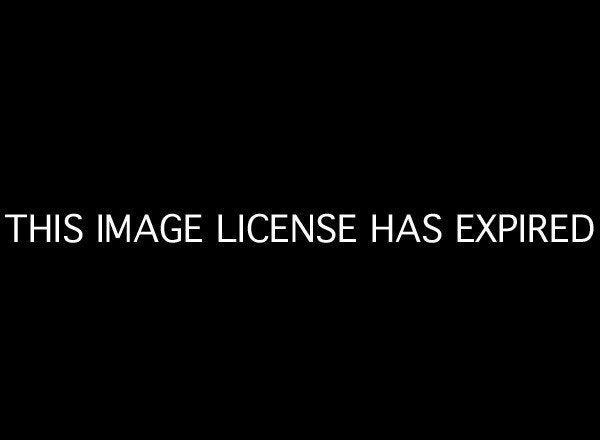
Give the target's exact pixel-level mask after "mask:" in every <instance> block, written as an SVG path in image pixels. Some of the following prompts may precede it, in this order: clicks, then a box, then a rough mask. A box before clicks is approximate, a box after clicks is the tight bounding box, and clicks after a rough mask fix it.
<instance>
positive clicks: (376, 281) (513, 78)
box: [1, 9, 598, 432]
mask: <svg viewBox="0 0 600 440" xmlns="http://www.w3.org/2000/svg"><path fill="white" fill-rule="evenodd" d="M52 12H57V11H52ZM153 12H157V11H153ZM163 12H164V11H163ZM247 12H248V14H247V13H246V12H240V11H239V10H237V9H236V11H233V10H232V11H228V12H227V13H225V14H224V15H223V14H221V15H216V14H215V13H214V12H212V11H211V12H207V11H204V12H195V13H193V14H190V15H188V14H186V13H184V12H183V11H180V12H177V13H175V15H173V16H171V15H170V14H169V15H167V14H166V13H165V15H164V16H163V14H162V12H161V14H159V15H160V18H156V16H155V15H152V17H150V16H147V15H146V13H145V12H144V13H141V12H140V11H137V12H136V13H133V14H127V15H126V14H125V13H124V12H122V13H119V14H114V16H112V15H111V16H110V17H107V18H102V19H100V18H99V17H100V15H97V14H100V12H97V13H96V12H95V13H94V14H92V15H85V19H83V18H82V16H78V18H77V19H75V18H74V19H66V22H65V23H63V22H62V21H57V20H50V19H48V16H46V17H45V16H44V14H43V13H41V14H40V16H36V17H35V19H34V18H33V15H36V14H34V13H33V12H32V11H30V12H28V14H26V15H25V16H23V17H24V19H25V20H24V21H19V23H18V24H16V25H15V26H14V29H10V30H8V31H7V39H6V44H5V52H4V55H3V66H4V67H3V70H4V72H3V73H4V74H5V79H4V80H3V85H4V87H3V96H4V99H3V110H4V111H3V124H2V125H3V133H4V136H3V137H4V142H3V156H4V158H3V160H2V173H1V176H2V177H1V179H2V201H1V202H2V205H1V206H2V213H3V214H4V213H5V212H31V213H42V212H43V213H67V212H79V213H83V214H86V215H87V216H89V215H92V214H94V213H96V212H105V211H107V210H110V211H113V212H124V211H131V212H151V213H153V214H155V215H158V214H160V213H163V212H169V211H175V212H179V213H186V212H190V213H202V214H204V215H205V216H206V217H208V218H210V217H211V216H214V215H215V214H216V213H217V212H222V211H229V212H237V211H239V210H243V211H246V212H252V211H256V212H288V213H292V212H294V213H319V212H325V211H328V212H334V213H335V212H356V213H359V215H361V243H360V244H359V245H348V246H342V245H338V246H331V247H326V248H323V247H321V248H317V247H291V246H285V245H283V246H275V245H273V246H268V247H262V248H252V247H244V248H234V249H232V248H227V249H225V248H218V247H216V246H214V245H210V244H207V245H206V246H199V247H175V248H164V247H158V248H154V247H152V246H138V247H129V248H128V247H126V246H124V247H117V248H115V247H111V248H102V247H98V246H95V245H94V244H93V243H88V244H83V245H81V246H76V247H63V246H54V247H53V246H39V247H35V248H31V247H27V246H23V247H20V246H10V245H9V243H8V242H7V240H4V242H3V245H2V254H3V257H5V258H3V263H2V264H3V270H2V273H3V278H4V282H3V284H4V285H5V286H6V287H5V288H3V289H2V291H3V295H2V301H3V303H4V304H3V307H2V311H3V314H4V315H5V319H3V324H4V327H5V331H4V338H3V339H4V341H5V347H6V348H5V355H6V356H5V358H6V362H5V365H7V366H8V367H9V370H10V373H9V374H8V375H7V376H6V382H7V384H8V385H9V386H10V388H11V389H13V388H14V389H15V393H14V394H11V396H14V397H11V404H10V408H11V412H12V413H13V414H15V415H20V416H23V414H31V410H32V409H34V408H35V409H38V410H40V411H39V412H40V413H41V414H45V415H46V417H47V418H45V419H44V420H47V421H46V422H44V423H49V424H52V425H57V426H63V423H67V424H71V423H73V420H74V419H77V420H78V421H83V422H88V423H86V425H87V426H88V427H89V426H99V427H107V426H109V425H112V422H113V421H123V420H128V421H131V420H133V421H134V425H136V426H138V427H148V426H150V427H152V428H153V429H158V426H157V425H160V426H163V427H165V428H166V429H167V430H168V431H171V430H174V429H176V428H180V427H181V426H183V425H184V424H183V422H184V421H191V422H192V423H193V424H201V426H198V427H200V428H202V427H203V426H204V425H203V423H205V420H207V419H208V420H210V421H212V422H213V423H214V422H216V423H217V424H218V425H219V426H221V427H222V429H225V430H230V429H239V428H242V429H251V428H255V427H256V428H261V429H266V428H269V429H273V428H274V427H275V426H276V425H278V424H279V423H281V422H283V423H282V424H283V426H284V427H285V428H286V429H287V430H286V431H282V432H288V431H290V430H291V431H295V430H298V429H306V430H308V432H314V431H313V430H312V429H313V428H312V427H313V426H315V422H317V423H318V422H323V421H328V422H330V423H329V426H330V428H329V429H331V430H332V431H331V432H337V430H340V429H344V428H350V429H357V430H358V429H359V428H363V429H365V430H366V431H365V432H372V431H373V430H375V429H383V428H384V427H386V426H387V425H388V424H389V423H391V424H392V426H395V427H396V428H399V427H400V428H401V427H403V426H407V427H408V425H404V424H403V423H405V422H401V421H402V420H407V419H408V420H410V421H412V422H413V423H416V424H418V425H420V426H421V427H422V428H423V429H426V430H431V429H440V428H441V429H455V428H460V429H465V428H467V427H469V428H471V429H473V428H474V427H475V425H477V424H478V423H481V422H483V425H484V426H485V427H486V428H487V429H488V430H490V429H491V430H497V429H507V430H509V432H512V431H510V430H511V429H512V428H511V427H512V426H514V423H515V422H522V421H525V420H528V421H532V420H533V421H534V423H532V424H531V426H532V428H533V429H540V427H548V426H551V427H553V428H556V429H557V428H558V426H557V425H559V424H560V425H561V426H563V427H566V428H568V429H573V424H572V423H573V419H572V418H571V416H572V415H573V414H576V415H577V417H578V418H579V420H580V421H581V420H583V419H584V418H585V417H586V414H588V411H589V409H586V408H587V405H586V403H585V402H586V396H589V395H590V394H591V393H592V390H593V389H595V388H594V385H593V381H592V375H591V372H592V371H593V369H594V366H595V365H596V364H595V363H594V362H592V359H593V356H592V355H593V348H594V347H593V341H594V339H595V338H596V336H597V327H598V326H597V322H596V320H595V314H596V310H597V304H596V301H595V299H594V297H593V295H594V293H595V290H597V289H596V287H595V284H594V283H593V281H595V279H594V269H595V266H596V262H597V253H596V247H597V238H595V239H594V242H593V243H590V244H587V245H560V244H559V245H552V246H544V245H541V246H522V245H521V246H518V245H515V244H508V245H506V246H486V245H482V246H460V245H458V244H456V243H455V242H454V241H455V240H454V238H455V236H454V225H453V218H454V216H455V215H456V214H457V213H460V212H477V213H487V214H490V213H512V214H518V213H530V212H531V213H545V214H549V213H585V214H588V215H592V216H593V217H594V218H595V220H596V221H597V212H598V211H597V208H596V207H595V205H596V203H595V200H596V199H595V195H594V193H593V188H594V187H595V186H596V184H595V180H596V179H595V178H594V177H595V174H594V161H593V159H592V154H593V152H592V147H593V146H594V145H596V144H597V135H596V133H595V130H594V128H595V121H596V118H597V108H596V107H595V102H596V101H597V85H596V84H595V82H594V81H593V78H595V77H597V69H596V68H595V66H594V65H593V54H594V52H593V49H594V47H593V46H592V44H591V43H592V40H591V39H589V38H590V36H589V35H588V33H591V32H592V29H591V28H589V27H588V26H587V25H586V24H585V23H584V22H583V21H582V19H581V18H580V17H575V18H569V17H567V16H566V15H565V16H563V17H561V19H560V20H559V21H556V19H553V20H550V19H549V18H543V17H542V16H541V15H540V14H539V13H536V14H532V15H527V17H526V18H524V17H525V13H524V11H521V13H520V14H516V15H514V16H513V15H510V14H509V16H506V15H504V14H500V11H496V12H494V13H487V12H483V11H481V13H480V15H477V13H476V12H475V11H469V14H466V11H445V12H441V11H427V12H425V13H420V14H416V13H414V12H412V11H404V12H397V11H395V12H393V13H392V12H385V11H380V12H376V13H374V14H371V13H369V14H367V13H366V11H353V12H354V14H351V15H347V14H346V13H344V14H338V13H332V14H328V15H327V17H326V18H325V14H324V11H321V13H319V14H308V16H307V15H306V14H303V13H301V11H295V12H293V13H284V12H283V11H281V12H280V13H276V12H275V11H272V10H270V11H269V13H268V14H267V13H266V12H265V11H262V12H261V11H255V10H253V11H247ZM305 12H306V11H305ZM338 12H339V11H338ZM446 12H448V13H449V12H453V13H454V15H446ZM538 12H539V11H538ZM69 13H70V14H73V13H74V12H73V11H70V12H69ZM250 13H253V14H251V15H249V14H250ZM75 14H76V13H75ZM278 14H280V15H278ZM470 14H474V15H470ZM184 16H185V18H184ZM69 17H70V15H69ZM102 17H104V15H102ZM257 17H259V18H260V19H259V18H257ZM517 17H518V18H517ZM63 18H65V16H64V15H63ZM375 212H376V213H380V214H387V213H395V214H405V213H413V214H423V213H428V212H438V213H440V214H441V215H443V217H444V219H445V220H446V221H447V225H448V227H447V228H445V229H444V233H445V238H444V241H443V243H441V244H440V245H438V246H420V247H417V246H413V245H411V244H410V243H407V244H406V245H401V246H394V247H377V248H376V247H374V246H371V245H369V244H368V238H369V234H368V229H367V228H366V225H368V223H364V221H365V220H368V218H369V215H370V214H371V213H375ZM363 229H366V232H365V231H363ZM3 233H5V231H3ZM4 237H6V235H4ZM54 411H56V412H58V413H61V414H63V416H62V417H54V416H52V414H53V412H54ZM36 413H38V412H36ZM40 417H41V416H40ZM173 417H174V418H173ZM40 420H41V419H40ZM92 423H93V424H92ZM578 425H579V423H578ZM48 426H50V425H48ZM133 429H139V428H135V427H134V428H133Z"/></svg>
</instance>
